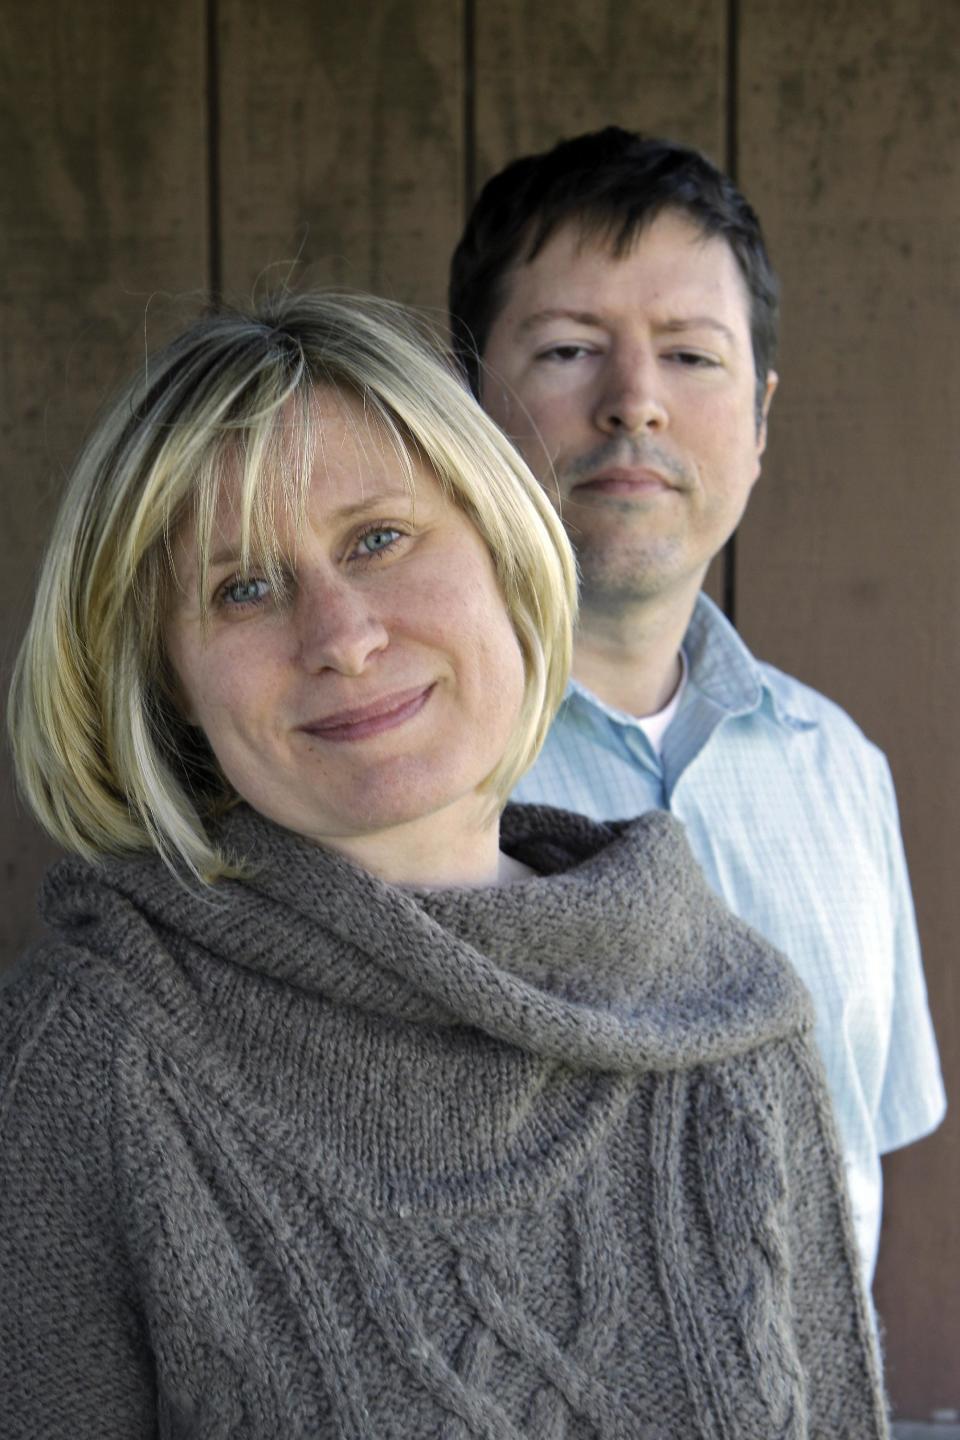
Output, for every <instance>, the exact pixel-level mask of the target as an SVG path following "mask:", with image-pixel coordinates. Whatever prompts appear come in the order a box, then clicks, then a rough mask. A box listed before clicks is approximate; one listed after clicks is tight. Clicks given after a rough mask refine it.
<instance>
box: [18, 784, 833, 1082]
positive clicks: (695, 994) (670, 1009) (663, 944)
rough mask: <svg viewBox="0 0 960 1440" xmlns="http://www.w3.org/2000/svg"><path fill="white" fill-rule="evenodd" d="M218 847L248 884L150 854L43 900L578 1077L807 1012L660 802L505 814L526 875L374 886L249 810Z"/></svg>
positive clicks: (683, 1053)
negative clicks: (202, 886)
mask: <svg viewBox="0 0 960 1440" xmlns="http://www.w3.org/2000/svg"><path fill="white" fill-rule="evenodd" d="M224 843H225V845H226V847H227V849H228V850H229V851H230V852H232V853H233V854H234V855H236V856H238V857H242V858H243V860H244V861H245V862H246V864H247V865H248V866H249V867H251V869H252V871H253V878H252V879H251V880H246V881H243V882H234V881H224V882H221V883H220V884H219V885H218V886H217V887H216V889H215V890H214V892H213V893H212V894H210V893H205V892H201V891H198V890H197V889H193V890H188V889H187V888H185V886H184V884H183V883H182V882H180V881H179V880H177V879H176V878H175V877H174V876H172V875H171V874H170V873H169V871H167V870H166V869H165V868H164V867H163V866H162V865H161V864H159V863H158V862H157V861H156V860H154V859H152V858H151V859H147V860H136V861H116V860H110V861H107V862H106V863H105V864H104V865H103V866H102V867H96V868H95V867H91V866H88V865H86V864H85V863H83V862H78V861H70V860H68V861H64V862H62V863H61V864H60V865H58V866H55V867H54V869H53V870H52V871H51V873H50V875H49V876H48V878H47V881H46V883H45V886H44V891H43V893H42V900H41V908H42V910H43V913H44V915H45V918H46V919H47V921H48V923H50V924H51V925H53V926H55V927H56V928H57V929H59V930H61V932H62V931H63V930H68V931H70V932H72V933H71V936H70V938H71V939H74V940H79V939H81V934H80V933H79V932H80V931H82V932H85V934H84V935H83V937H82V938H83V939H84V940H85V941H86V943H88V944H89V943H90V940H91V939H92V933H91V932H92V929H96V930H97V931H99V932H100V935H101V937H102V935H103V932H104V928H105V926H106V928H107V929H109V928H110V924H111V922H112V921H113V920H115V918H116V915H117V901H118V899H119V897H124V898H125V899H126V900H127V901H130V902H132V903H133V905H134V906H135V907H136V909H137V910H138V911H139V912H140V913H141V914H142V915H144V916H145V917H146V918H147V919H148V920H149V921H150V922H152V923H153V925H154V926H155V927H156V929H157V930H158V932H160V933H163V932H164V931H168V932H171V933H172V934H175V935H178V936H180V937H181V938H185V939H188V940H192V941H193V942H194V943H195V944H198V945H201V946H203V947H204V949H206V950H207V951H208V952H212V953H213V954H214V955H217V956H218V957H220V958H221V959H222V960H223V961H225V962H227V963H228V964H230V965H232V966H241V967H244V968H246V969H249V970H253V971H257V972H259V973H261V974H262V975H266V976H271V977H273V978H274V979H276V980H279V981H283V982H285V983H287V984H291V985H294V986H297V987H301V988H302V989H303V990H304V991H307V992H313V993H316V994H318V995H323V996H324V997H326V998H327V999H328V1000H331V1001H335V1002H339V1003H341V1004H346V1005H350V1006H353V1007H358V1008H360V1009H362V1010H367V1011H371V1012H374V1013H378V1014H381V1015H388V1016H391V1017H393V1018H394V1019H403V1020H408V1021H414V1022H418V1021H419V1022H427V1023H430V1024H434V1025H436V1024H441V1025H442V1024H459V1025H470V1026H475V1027H476V1028H478V1029H479V1030H481V1031H484V1032H486V1034H488V1035H489V1036H492V1037H494V1038H496V1039H498V1040H502V1041H506V1042H507V1043H509V1044H511V1045H515V1046H517V1047H519V1048H520V1049H522V1050H525V1051H528V1052H530V1053H532V1054H535V1055H539V1056H541V1057H544V1058H549V1059H556V1060H562V1061H565V1062H567V1063H568V1064H574V1065H578V1066H583V1067H587V1068H591V1069H599V1070H606V1071H616V1072H621V1073H622V1072H628V1071H636V1070H651V1069H652V1070H658V1071H660V1070H672V1069H677V1068H686V1067H688V1066H690V1065H695V1064H701V1063H705V1062H711V1061H716V1060H719V1059H723V1058H725V1057H732V1056H735V1055H737V1054H740V1053H742V1052H743V1051H744V1050H746V1049H748V1048H752V1047H753V1046H756V1045H758V1044H762V1043H764V1042H765V1041H768V1040H772V1039H776V1038H780V1037H782V1036H784V1035H786V1034H788V1033H790V1032H792V1031H795V1030H796V1029H797V1028H798V1026H802V1025H804V1023H805V1022H806V1021H807V1020H808V1013H809V1002H808V1000H807V997H806V994H805V991H804V990H803V986H802V985H801V983H800V981H799V980H798V979H797V977H796V976H795V975H794V973H793V971H792V969H791V968H790V967H789V966H787V965H786V964H785V963H784V961H783V959H782V958H781V957H780V956H779V954H778V953H777V952H776V951H775V950H773V949H772V947H771V946H769V945H768V944H767V942H766V941H764V940H763V939H762V938H761V937H760V936H758V935H757V934H756V933H755V932H752V931H750V930H749V928H748V927H747V926H746V925H745V924H743V923H742V922H741V921H739V920H737V919H736V918H735V917H733V916H732V915H730V913H729V912H728V911H727V910H726V909H725V907H724V906H723V905H722V904H721V903H720V902H719V901H718V900H717V899H716V898H715V897H714V895H713V893H712V892H711V891H710V890H709V889H708V887H707V885H706V882H705V880H704V878H703V876H702V874H701V872H700V870H699V868H698V867H697V865H696V862H695V861H694V860H693V858H692V855H691V853H690V851H689V848H688V846H687V842H686V839H685V837H684V834H683V830H682V827H681V826H680V825H679V824H677V822H676V821H674V820H673V819H672V818H671V817H670V816H668V815H666V814H664V813H662V812H651V813H649V814H647V815H644V816H642V817H640V819H638V820H635V821H631V822H613V823H597V822H595V821H592V820H588V819H586V818H584V817H583V816H579V815H571V814H567V813H566V812H563V811H559V810H554V809H552V808H550V807H547V806H534V805H511V806H508V808H507V810H506V811H505V812H504V816H503V823H502V829H501V843H502V846H503V848H504V849H505V850H506V851H507V852H508V853H510V854H512V855H514V856H516V857H517V858H518V859H521V860H523V861H524V862H525V863H526V864H528V865H530V866H532V868H533V869H534V870H536V871H537V872H538V874H537V875H536V876H535V877H534V878H532V879H530V880H527V881H524V882H519V883H516V884H513V885H509V886H504V887H491V888H489V889H451V890H438V891H419V890H405V889H401V888H398V887H395V886H391V885H387V884H385V883H383V882H382V881H380V880H378V879H377V878H376V877H375V876H373V875H371V874H369V873H368V872H366V871H364V870H361V869H359V868H358V867H356V866H354V865H353V864H351V863H350V862H348V861H346V860H344V859H343V858H342V857H341V856H339V855H337V854H335V853H333V852H330V851H327V850H323V849H320V848H319V847H317V846H315V845H313V844H311V843H310V842H308V841H306V840H304V839H302V838H301V837H299V836H297V835H295V834H293V833H292V832H290V831H288V830H284V829H282V828H281V827H279V826H277V825H274V824H273V823H272V822H270V821H267V820H265V819H264V818H263V817H262V816H259V815H257V814H255V813H254V812H253V811H251V810H249V809H248V808H246V807H242V808H240V809H238V810H237V811H235V812H233V814H232V815H231V816H230V817H229V819H228V821H227V824H226V826H225V835H224ZM121 908H122V907H121ZM98 948H99V947H98Z"/></svg>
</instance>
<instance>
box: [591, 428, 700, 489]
mask: <svg viewBox="0 0 960 1440" xmlns="http://www.w3.org/2000/svg"><path fill="white" fill-rule="evenodd" d="M620 466H623V467H624V468H626V469H644V468H647V469H650V470H656V471H658V472H659V473H660V474H661V475H663V476H664V477H665V478H666V479H667V480H671V481H674V482H675V483H676V484H677V485H678V486H679V487H681V488H684V489H685V488H688V487H689V484H690V476H689V473H688V472H687V469H686V467H685V466H684V465H681V464H680V462H679V460H677V458H676V457H675V456H674V455H670V454H669V453H668V452H667V451H666V450H664V449H663V447H662V446H661V445H659V444H658V443H657V441H656V440H650V439H648V438H646V437H644V438H641V439H633V438H631V437H630V436H626V435H623V436H620V435H614V436H611V437H610V439H608V440H604V441H602V442H601V443H600V444H599V445H595V446H594V447H593V449H592V450H588V451H587V452H586V453H585V454H583V455H580V456H578V457H577V459H575V460H571V461H569V462H568V463H567V464H566V465H564V467H563V478H564V480H566V481H568V482H569V483H570V486H571V488H572V487H573V486H574V485H579V484H581V483H582V482H583V481H584V480H591V479H592V478H593V477H594V475H598V474H601V473H602V472H603V471H604V470H613V469H615V468H618V467H620Z"/></svg>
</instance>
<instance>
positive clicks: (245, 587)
mask: <svg viewBox="0 0 960 1440" xmlns="http://www.w3.org/2000/svg"><path fill="white" fill-rule="evenodd" d="M269 592H270V585H269V582H268V581H266V580H259V579H254V578H251V579H248V580H245V579H236V580H231V581H230V582H229V583H228V584H226V585H224V587H223V589H222V590H221V591H220V598H221V599H222V600H223V601H224V603H225V604H227V605H255V604H256V603H257V601H258V600H262V599H264V597H265V596H266V595H268V594H269Z"/></svg>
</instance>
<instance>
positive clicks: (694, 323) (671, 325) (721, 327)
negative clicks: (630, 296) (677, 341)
mask: <svg viewBox="0 0 960 1440" xmlns="http://www.w3.org/2000/svg"><path fill="white" fill-rule="evenodd" d="M653 328H654V329H655V330H660V331H662V332H663V334H665V335H679V334H682V332H683V331H685V330H716V331H717V332H718V333H719V334H720V335H723V336H724V338H725V339H727V340H729V341H730V343H731V344H734V343H735V342H736V338H737V337H736V336H735V335H734V333H733V331H732V330H731V329H730V326H729V325H725V324H724V323H723V321H722V320H717V319H716V317H715V316H713V315H684V316H683V317H682V318H681V317H678V318H677V319H676V320H664V321H663V323H662V324H660V325H655V326H654V327H653Z"/></svg>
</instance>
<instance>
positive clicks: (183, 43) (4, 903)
mask: <svg viewBox="0 0 960 1440" xmlns="http://www.w3.org/2000/svg"><path fill="white" fill-rule="evenodd" d="M0 77H2V78H0V170H2V173H3V177H4V183H3V186H2V188H0V440H2V444H0V467H2V469H0V552H2V554H0V616H2V619H0V626H2V631H0V685H2V692H3V693H4V694H5V693H6V684H7V679H8V675H9V667H10V664H11V662H12V659H13V655H14V654H15V651H16V647H17V644H18V643H19V638H20V634H21V633H22V627H23V625H24V623H25V620H26V615H27V613H28V608H29V604H30V599H31V592H32V588H33V581H34V576H35V573H36V567H37V563H38V560H39V556H40V553H41V549H42V546H43V544H44V541H45V539H46V534H47V530H48V527H49V524H50V519H51V515H52V511H53V507H54V504H55V501H56V498H57V496H58V494H59V491H60V487H61V483H62V475H63V471H64V470H65V469H66V468H68V467H69V464H70V462H71V460H72V458H73V455H74V452H75V450H76V448H77V446H78V443H79V440H80V437H81V435H82V433H83V432H84V431H85V430H86V429H87V427H88V425H89V423H90V421H91V419H92V417H93V414H94V412H95V411H96V409H97V407H98V405H99V404H100V402H101V401H102V399H103V398H104V396H105V394H106V393H107V392H108V391H109V390H110V388H111V387H112V385H113V384H114V383H115V382H116V381H117V379H118V378H119V377H120V376H121V375H124V374H125V373H126V371H127V370H128V369H129V366H130V364H131V363H133V362H134V358H135V355H136V352H137V346H138V344H139V346H141V347H142V343H143V338H142V337H143V329H144V314H145V311H146V310H147V308H148V303H149V302H150V300H151V297H154V296H155V295H156V292H161V295H168V294H170V292H178V291H187V290H195V289H197V288H203V287H204V286H205V284H206V271H207V248H206V207H205V154H204V106H203V84H204V76H203V6H202V3H201V0H170V3H168V4H167V5H164V6H163V7H157V6H156V5H153V4H151V3H149V0H128V3H127V4H125V5H122V6H117V5H114V4H111V3H109V0H91V3H88V4H85V5H82V6H77V5H74V4H70V3H69V0H49V3H47V4H45V5H42V6H39V5H32V6H31V5H24V6H9V5H8V6H5V7H4V11H3V16H2V18H0ZM155 304H156V305H157V307H158V308H159V309H162V308H163V304H164V302H163V300H162V299H160V298H157V299H156V300H155ZM151 329H152V323H151ZM0 765H2V772H3V773H2V776H0V964H2V963H3V962H4V961H6V960H9V959H10V958H12V956H13V955H14V954H15V953H16V952H17V951H19V949H20V948H22V945H23V944H24V942H25V940H26V939H27V937H28V936H29V935H30V934H31V933H32V931H33V929H34V920H33V915H34V908H35V894H36V887H37V882H38V879H39V875H40V872H41V870H42V868H43V867H44V865H45V864H46V863H47V860H48V859H49V857H50V856H51V854H52V847H51V846H50V845H49V844H48V843H47V842H46V841H45V840H44V839H43V838H42V837H41V836H40V834H39V832H38V830H37V829H36V828H35V827H34V825H33V823H32V822H31V821H30V820H28V819H27V817H26V814H25V813H24V811H23V810H22V809H21V808H20V807H19V805H17V804H16V803H15V801H14V800H13V797H12V782H11V776H10V766H9V758H8V755H7V752H6V750H5V749H4V750H3V751H2V753H0Z"/></svg>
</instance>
